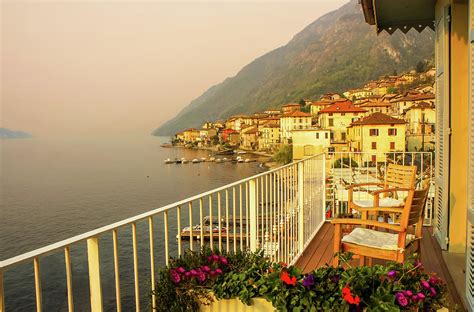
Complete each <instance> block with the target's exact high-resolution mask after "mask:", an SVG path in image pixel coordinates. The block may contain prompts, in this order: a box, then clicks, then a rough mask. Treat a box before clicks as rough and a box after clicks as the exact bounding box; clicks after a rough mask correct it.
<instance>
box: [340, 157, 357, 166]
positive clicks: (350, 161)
mask: <svg viewBox="0 0 474 312" xmlns="http://www.w3.org/2000/svg"><path fill="white" fill-rule="evenodd" d="M341 159H342V161H341ZM341 167H342V168H349V167H352V168H356V167H359V164H358V163H357V162H356V161H355V160H354V159H352V158H349V157H343V158H338V159H336V161H334V168H341Z"/></svg>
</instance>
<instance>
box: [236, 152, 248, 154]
mask: <svg viewBox="0 0 474 312" xmlns="http://www.w3.org/2000/svg"><path fill="white" fill-rule="evenodd" d="M237 154H247V152H244V151H238V152H237Z"/></svg>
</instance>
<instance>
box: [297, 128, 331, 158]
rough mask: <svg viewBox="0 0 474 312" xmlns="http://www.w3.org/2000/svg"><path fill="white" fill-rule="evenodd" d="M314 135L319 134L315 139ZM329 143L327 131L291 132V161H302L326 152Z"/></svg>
mask: <svg viewBox="0 0 474 312" xmlns="http://www.w3.org/2000/svg"><path fill="white" fill-rule="evenodd" d="M316 133H318V134H319V138H317V136H316ZM330 144H331V142H330V139H329V131H325V130H307V131H294V132H293V160H299V159H303V158H305V157H309V156H312V155H316V154H319V153H323V152H325V151H327V148H328V147H329V146H330Z"/></svg>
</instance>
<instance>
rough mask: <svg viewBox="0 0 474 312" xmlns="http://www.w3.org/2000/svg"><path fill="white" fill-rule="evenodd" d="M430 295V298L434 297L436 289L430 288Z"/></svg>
mask: <svg viewBox="0 0 474 312" xmlns="http://www.w3.org/2000/svg"><path fill="white" fill-rule="evenodd" d="M430 294H431V296H432V297H434V296H436V294H437V292H436V289H434V288H433V287H430Z"/></svg>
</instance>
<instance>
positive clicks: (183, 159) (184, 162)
mask: <svg viewBox="0 0 474 312" xmlns="http://www.w3.org/2000/svg"><path fill="white" fill-rule="evenodd" d="M188 162H189V160H187V159H186V158H184V157H183V158H181V163H183V164H187V163H188Z"/></svg>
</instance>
